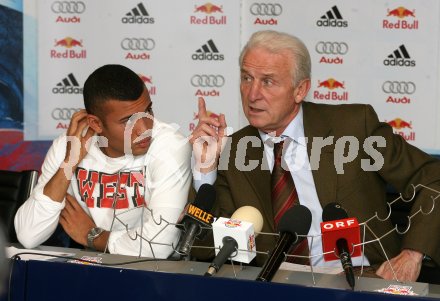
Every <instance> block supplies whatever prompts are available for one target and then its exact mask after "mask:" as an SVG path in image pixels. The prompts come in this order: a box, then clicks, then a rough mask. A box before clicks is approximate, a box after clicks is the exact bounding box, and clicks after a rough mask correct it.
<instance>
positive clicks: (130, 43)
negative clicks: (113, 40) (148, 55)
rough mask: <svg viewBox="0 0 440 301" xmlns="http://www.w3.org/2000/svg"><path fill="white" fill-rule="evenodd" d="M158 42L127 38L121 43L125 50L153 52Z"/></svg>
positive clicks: (147, 39) (148, 39)
mask: <svg viewBox="0 0 440 301" xmlns="http://www.w3.org/2000/svg"><path fill="white" fill-rule="evenodd" d="M155 46H156V42H154V40H153V39H150V38H125V39H123V40H122V42H121V47H122V49H124V50H153V49H154V47H155Z"/></svg>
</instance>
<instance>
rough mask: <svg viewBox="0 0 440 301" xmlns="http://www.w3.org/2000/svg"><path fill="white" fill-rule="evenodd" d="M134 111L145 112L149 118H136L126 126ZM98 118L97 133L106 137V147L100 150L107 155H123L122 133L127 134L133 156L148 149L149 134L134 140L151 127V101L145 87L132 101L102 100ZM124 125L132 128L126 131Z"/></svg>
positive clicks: (141, 153)
mask: <svg viewBox="0 0 440 301" xmlns="http://www.w3.org/2000/svg"><path fill="white" fill-rule="evenodd" d="M136 113H147V114H148V115H150V116H151V118H148V117H142V118H136V120H137V121H136V122H135V123H134V125H131V126H130V124H128V126H127V123H128V121H129V119H130V117H132V116H133V115H134V114H136ZM144 115H145V114H144ZM99 119H100V120H101V127H100V132H98V134H99V135H100V136H104V137H106V138H107V139H108V147H104V148H101V150H102V151H103V153H104V154H106V155H107V156H109V157H112V158H117V157H121V156H124V155H125V152H124V133H125V135H127V137H126V139H127V140H129V141H130V145H131V150H132V154H133V155H134V156H139V155H143V154H145V153H146V152H147V151H148V148H149V146H150V142H151V134H149V135H147V137H145V138H141V140H140V141H136V142H134V140H135V139H136V138H138V137H139V136H140V135H142V134H144V135H145V132H146V131H148V130H151V129H152V128H153V119H152V102H151V100H150V96H149V94H148V91H147V89H144V91H143V92H142V94H141V96H140V97H139V98H138V99H136V100H134V101H120V100H109V101H106V102H104V104H103V105H102V108H101V112H100V113H99ZM126 126H127V128H130V127H131V128H132V130H131V131H126ZM126 143H128V142H126Z"/></svg>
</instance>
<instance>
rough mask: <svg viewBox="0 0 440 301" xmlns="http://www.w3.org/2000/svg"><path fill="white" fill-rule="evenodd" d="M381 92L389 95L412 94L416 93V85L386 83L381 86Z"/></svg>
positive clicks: (396, 82)
mask: <svg viewBox="0 0 440 301" xmlns="http://www.w3.org/2000/svg"><path fill="white" fill-rule="evenodd" d="M382 91H384V92H385V93H389V94H391V93H392V94H410V95H411V94H413V93H414V92H416V84H415V83H413V82H399V81H389V80H388V81H386V82H384V83H383V85H382Z"/></svg>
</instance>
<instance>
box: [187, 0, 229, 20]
mask: <svg viewBox="0 0 440 301" xmlns="http://www.w3.org/2000/svg"><path fill="white" fill-rule="evenodd" d="M194 13H203V14H206V15H207V16H205V17H202V18H199V17H197V16H191V17H190V20H189V23H190V24H196V25H225V24H226V16H220V17H216V16H208V15H211V14H214V13H220V14H223V6H218V5H214V4H212V3H209V2H208V3H206V4H203V5H200V6H195V9H194Z"/></svg>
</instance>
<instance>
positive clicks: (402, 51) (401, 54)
mask: <svg viewBox="0 0 440 301" xmlns="http://www.w3.org/2000/svg"><path fill="white" fill-rule="evenodd" d="M383 64H384V65H385V66H400V67H415V65H416V61H415V60H411V57H410V55H409V53H408V51H407V50H406V47H405V45H400V46H399V48H397V49H396V50H394V51H393V53H391V54H390V55H388V57H387V58H386V59H385V60H384V61H383Z"/></svg>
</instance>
